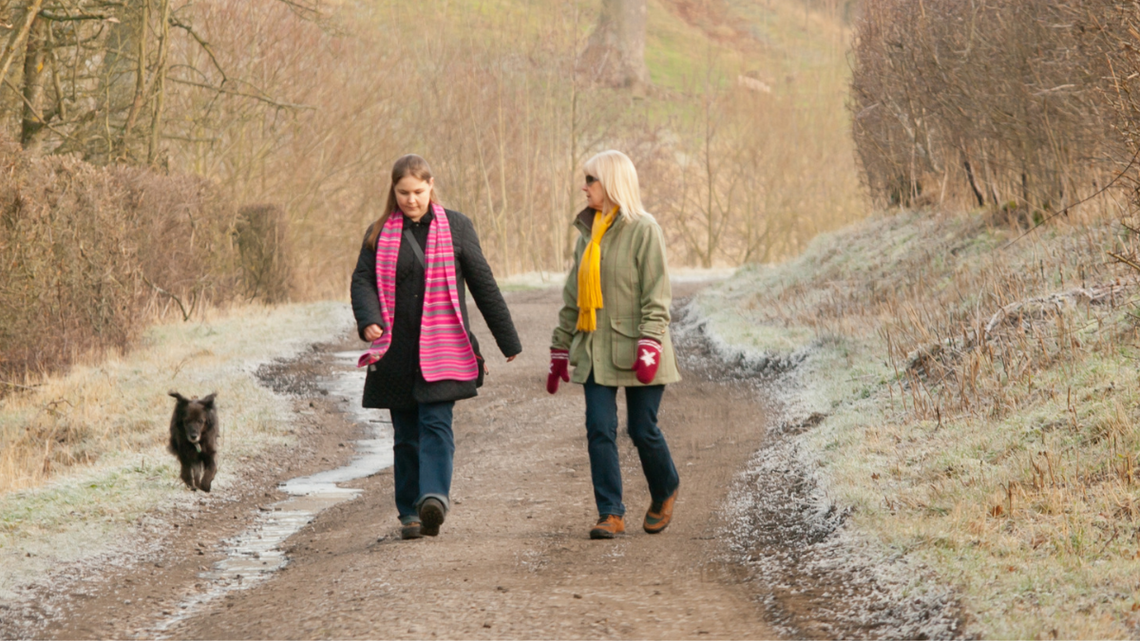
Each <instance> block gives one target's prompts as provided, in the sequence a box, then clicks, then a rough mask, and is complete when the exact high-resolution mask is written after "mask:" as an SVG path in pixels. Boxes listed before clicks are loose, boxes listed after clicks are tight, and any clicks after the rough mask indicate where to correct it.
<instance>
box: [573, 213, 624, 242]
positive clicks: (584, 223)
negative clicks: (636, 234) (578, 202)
mask: <svg viewBox="0 0 1140 641" xmlns="http://www.w3.org/2000/svg"><path fill="white" fill-rule="evenodd" d="M596 211H597V210H595V209H591V208H590V207H587V208H585V209H583V210H582V211H580V212H578V215H577V216H575V217H574V226H575V227H577V228H578V231H579V232H581V234H582V235H583V236H585V237H586V238H589V237H590V230H592V229H593V228H594V213H595V212H596ZM628 220H629V217H628V216H625V215H624V213H623V212H622V211H621V210H620V209H619V210H618V213H617V216H616V217H615V218H614V222H613V224H612V225H610V231H612V230H616V229H620V228H621V227H623V226H625V223H626V222H627V221H628Z"/></svg>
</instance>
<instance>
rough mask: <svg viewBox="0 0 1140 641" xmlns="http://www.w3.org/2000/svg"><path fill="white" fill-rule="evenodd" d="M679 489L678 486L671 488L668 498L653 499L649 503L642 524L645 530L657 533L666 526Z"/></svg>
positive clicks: (671, 517) (670, 517)
mask: <svg viewBox="0 0 1140 641" xmlns="http://www.w3.org/2000/svg"><path fill="white" fill-rule="evenodd" d="M680 490H681V488H680V487H678V488H677V489H675V490H673V493H672V494H670V495H669V498H667V499H665V500H664V501H662V502H661V503H658V502H657V501H654V502H652V503H650V504H649V511H648V512H646V513H645V524H644V525H643V527H644V528H645V531H646V532H648V533H650V534H657V533H658V532H660V531H661V530H664V529H665V528H666V527H668V525H669V521H672V520H673V504H674V503H676V502H677V492H679V491H680Z"/></svg>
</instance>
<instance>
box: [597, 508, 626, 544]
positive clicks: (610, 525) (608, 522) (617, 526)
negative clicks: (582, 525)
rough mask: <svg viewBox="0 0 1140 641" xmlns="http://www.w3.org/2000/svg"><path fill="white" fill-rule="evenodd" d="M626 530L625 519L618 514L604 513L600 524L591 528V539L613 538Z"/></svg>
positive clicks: (599, 520)
mask: <svg viewBox="0 0 1140 641" xmlns="http://www.w3.org/2000/svg"><path fill="white" fill-rule="evenodd" d="M622 532H625V521H624V520H623V519H622V518H621V517H620V516H617V515H616V514H603V515H602V517H601V518H599V519H598V524H597V525H595V526H594V529H592V530H590V538H591V539H612V538H614V537H615V536H617V535H619V534H621V533H622Z"/></svg>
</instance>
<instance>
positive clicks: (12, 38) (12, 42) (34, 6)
mask: <svg viewBox="0 0 1140 641" xmlns="http://www.w3.org/2000/svg"><path fill="white" fill-rule="evenodd" d="M43 3H44V0H30V1H29V2H28V4H27V6H26V7H25V11H24V15H23V17H22V18H23V22H22V24H21V25H20V28H19V29H13V30H12V32H11V35H9V36H8V44H7V46H5V47H4V54H3V56H0V81H3V80H6V79H7V77H8V68H9V67H10V66H12V59H13V58H15V56H16V51H18V50H19V49H20V45H22V44H23V43H24V38H27V37H28V32H29V31H31V29H32V21H34V20H35V19H36V16H37V15H38V14H39V12H40V7H41V6H42V5H43ZM13 22H14V21H13Z"/></svg>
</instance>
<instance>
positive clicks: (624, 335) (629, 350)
mask: <svg viewBox="0 0 1140 641" xmlns="http://www.w3.org/2000/svg"><path fill="white" fill-rule="evenodd" d="M639 321H640V319H638V318H636V317H633V316H611V317H610V329H612V330H613V332H611V333H610V344H611V346H610V354H611V359H612V360H613V363H614V367H616V368H618V369H623V370H632V369H633V363H634V361H635V360H637V339H638V333H637V332H638V329H637V328H638V325H639V324H640V322H639Z"/></svg>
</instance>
